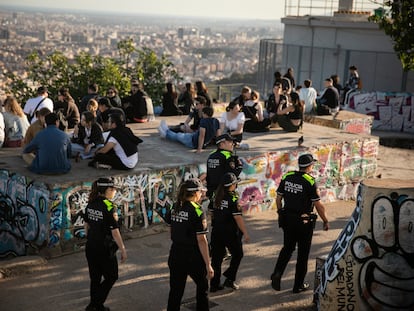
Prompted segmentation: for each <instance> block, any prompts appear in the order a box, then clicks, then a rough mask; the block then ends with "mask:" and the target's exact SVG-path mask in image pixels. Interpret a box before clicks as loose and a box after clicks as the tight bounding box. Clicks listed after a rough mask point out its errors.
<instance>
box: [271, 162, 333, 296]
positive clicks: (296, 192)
mask: <svg viewBox="0 0 414 311" xmlns="http://www.w3.org/2000/svg"><path fill="white" fill-rule="evenodd" d="M315 162H316V160H315V159H314V158H313V156H312V155H311V154H303V155H301V156H300V157H299V160H298V164H299V171H291V172H288V173H286V174H284V175H283V177H282V180H281V182H280V184H279V187H278V188H277V197H276V206H277V211H278V214H279V226H280V227H282V229H283V235H284V238H283V247H282V250H281V251H280V253H279V258H278V259H277V262H276V265H275V268H274V270H273V273H272V275H271V280H272V288H273V289H274V290H277V291H279V290H280V281H281V278H282V275H283V272H284V271H285V268H286V266H287V264H288V262H289V260H290V258H291V256H292V253H293V251H294V250H295V248H296V244H297V246H298V255H297V262H296V273H295V281H294V285H293V293H300V292H302V291H305V290H307V289H308V288H309V283H307V282H304V280H305V277H306V273H307V270H308V258H309V251H310V248H311V243H312V235H313V229H314V226H315V222H316V218H317V215H316V214H315V213H314V212H313V208H314V207H315V208H316V211H317V213H318V215H319V216H320V217H321V218H322V221H323V230H328V229H329V223H328V218H327V217H326V214H325V207H324V205H323V204H322V203H321V201H320V197H319V191H318V188H317V186H316V183H315V179H314V178H313V177H312V176H311V175H309V174H310V172H311V171H312V169H313V165H314V163H315ZM282 203H283V204H282Z"/></svg>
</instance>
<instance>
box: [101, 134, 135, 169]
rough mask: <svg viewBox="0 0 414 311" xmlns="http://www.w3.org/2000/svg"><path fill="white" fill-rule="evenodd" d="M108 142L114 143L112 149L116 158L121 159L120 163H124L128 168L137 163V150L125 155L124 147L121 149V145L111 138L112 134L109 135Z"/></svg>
mask: <svg viewBox="0 0 414 311" xmlns="http://www.w3.org/2000/svg"><path fill="white" fill-rule="evenodd" d="M108 142H110V143H114V144H115V146H114V151H115V154H116V155H117V156H118V158H119V159H120V160H121V162H122V163H124V165H125V166H126V167H129V168H134V167H135V165H137V163H138V151H137V152H136V153H134V154H133V155H131V156H129V157H127V156H126V154H125V151H124V149H122V147H121V145H120V144H119V143H118V141H117V140H116V139H115V138H113V137H112V136H111V137H109V139H108Z"/></svg>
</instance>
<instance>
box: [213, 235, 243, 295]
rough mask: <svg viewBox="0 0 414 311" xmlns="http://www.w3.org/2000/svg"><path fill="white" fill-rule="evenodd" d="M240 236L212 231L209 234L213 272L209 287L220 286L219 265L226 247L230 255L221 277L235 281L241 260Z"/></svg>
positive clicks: (241, 245)
mask: <svg viewBox="0 0 414 311" xmlns="http://www.w3.org/2000/svg"><path fill="white" fill-rule="evenodd" d="M241 239H242V235H241V234H237V233H235V232H233V233H231V234H229V233H228V232H225V231H223V230H217V229H214V227H213V230H212V232H211V243H210V245H211V266H212V267H213V270H214V277H213V278H212V279H211V282H210V285H211V287H215V286H219V285H220V276H221V265H222V263H223V258H224V255H225V254H226V247H227V249H228V250H229V252H230V254H231V260H230V265H229V267H228V269H227V270H226V271H225V272H224V273H223V275H224V276H225V277H226V278H228V279H229V280H231V281H233V282H234V281H235V280H236V274H237V270H238V269H239V266H240V262H241V260H242V258H243V244H242V241H241Z"/></svg>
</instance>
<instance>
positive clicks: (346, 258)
mask: <svg viewBox="0 0 414 311" xmlns="http://www.w3.org/2000/svg"><path fill="white" fill-rule="evenodd" d="M375 183H376V182H375V181H370V182H368V181H367V182H363V183H362V184H361V186H360V188H359V194H358V199H357V205H356V208H355V210H354V212H353V214H352V217H351V219H350V220H349V222H348V224H347V225H346V227H345V228H344V230H343V231H342V233H341V234H340V235H339V237H338V239H337V240H336V242H335V244H334V246H333V248H332V250H331V252H330V253H329V255H328V256H327V258H326V260H325V262H324V264H323V265H321V266H320V268H319V271H318V274H317V275H318V276H319V282H318V283H319V287H318V289H317V296H316V297H317V300H318V310H362V311H365V310H375V311H391V310H394V311H397V310H398V311H408V310H414V183H411V184H408V185H400V188H399V189H398V188H396V187H398V185H397V186H395V187H394V188H393V189H387V188H385V187H384V183H385V182H384V181H382V183H383V184H382V185H376V184H375ZM390 184H391V183H390ZM393 184H394V185H395V181H394V182H393ZM385 185H386V184H385ZM410 187H411V188H410Z"/></svg>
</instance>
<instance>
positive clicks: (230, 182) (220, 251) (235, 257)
mask: <svg viewBox="0 0 414 311" xmlns="http://www.w3.org/2000/svg"><path fill="white" fill-rule="evenodd" d="M238 182H239V179H238V178H237V177H236V175H235V174H234V173H226V174H225V175H224V176H223V181H222V182H221V183H220V185H219V186H218V187H217V190H216V195H215V198H214V204H213V209H212V210H210V213H211V215H212V216H211V217H212V231H211V244H210V245H211V265H212V266H213V269H214V277H213V278H212V279H211V283H210V292H216V291H218V290H221V289H223V288H224V287H229V288H232V289H234V290H236V289H238V288H239V286H238V285H237V284H236V283H235V281H236V275H237V270H238V269H239V266H240V262H241V260H242V258H243V245H242V237H244V241H245V242H248V241H249V240H250V237H249V234H248V233H247V229H246V226H245V224H244V220H243V216H242V212H241V210H240V207H239V205H238V199H239V196H238V194H237V192H236V188H237V184H238ZM226 248H227V249H228V250H229V252H230V254H231V261H230V265H229V267H228V269H227V270H226V271H225V272H224V273H223V275H224V276H225V277H226V280H225V281H224V283H223V285H221V284H220V277H221V264H222V263H223V258H224V255H225V254H226Z"/></svg>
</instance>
